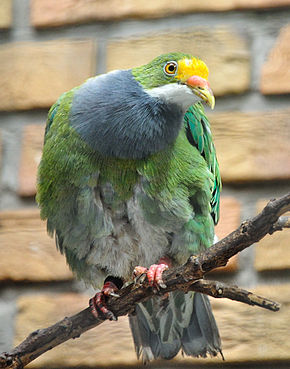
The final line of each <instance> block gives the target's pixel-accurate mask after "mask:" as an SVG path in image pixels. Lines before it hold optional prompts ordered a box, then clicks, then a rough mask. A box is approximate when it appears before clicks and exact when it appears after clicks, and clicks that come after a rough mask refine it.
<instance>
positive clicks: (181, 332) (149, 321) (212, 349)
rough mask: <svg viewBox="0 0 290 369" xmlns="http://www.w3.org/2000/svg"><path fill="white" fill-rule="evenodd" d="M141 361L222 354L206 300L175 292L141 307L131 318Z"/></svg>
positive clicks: (216, 330)
mask: <svg viewBox="0 0 290 369" xmlns="http://www.w3.org/2000/svg"><path fill="white" fill-rule="evenodd" d="M129 322H130V327H131V331H132V335H133V340H134V344H135V350H136V354H137V357H138V359H139V358H140V357H142V360H143V363H144V364H146V363H147V362H149V361H151V360H153V359H159V358H160V359H167V360H169V359H172V358H173V357H174V356H176V355H177V354H178V352H179V351H180V350H182V353H184V354H185V355H188V356H195V357H199V356H201V357H206V356H207V355H210V356H216V355H217V354H218V353H220V354H221V356H222V358H223V359H224V357H223V354H222V350H221V340H220V336H219V332H218V327H217V324H216V321H215V318H214V316H213V313H212V310H211V306H210V302H209V299H208V297H207V296H205V295H203V294H200V293H193V292H189V293H187V294H184V293H183V292H182V291H174V292H171V293H170V294H169V297H168V298H164V297H158V296H156V297H153V298H152V299H150V300H148V301H146V302H144V303H141V304H138V305H137V306H136V310H135V313H134V315H130V316H129Z"/></svg>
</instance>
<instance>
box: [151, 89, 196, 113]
mask: <svg viewBox="0 0 290 369" xmlns="http://www.w3.org/2000/svg"><path fill="white" fill-rule="evenodd" d="M145 91H146V92H147V93H148V95H150V96H152V97H157V98H158V99H161V100H164V101H166V102H168V103H173V104H177V105H179V106H181V108H182V110H184V112H185V111H186V110H187V109H188V108H189V107H190V106H191V105H193V104H195V103H196V102H198V101H200V98H199V97H198V96H196V95H195V94H194V93H193V92H192V90H191V89H190V87H188V86H186V85H180V84H177V83H169V84H167V85H164V86H161V87H155V88H152V89H150V90H145Z"/></svg>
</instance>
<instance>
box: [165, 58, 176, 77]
mask: <svg viewBox="0 0 290 369" xmlns="http://www.w3.org/2000/svg"><path fill="white" fill-rule="evenodd" d="M176 71H177V63H176V62H175V61H170V62H168V63H166V64H165V65H164V73H165V74H167V75H168V76H173V75H175V74H176Z"/></svg>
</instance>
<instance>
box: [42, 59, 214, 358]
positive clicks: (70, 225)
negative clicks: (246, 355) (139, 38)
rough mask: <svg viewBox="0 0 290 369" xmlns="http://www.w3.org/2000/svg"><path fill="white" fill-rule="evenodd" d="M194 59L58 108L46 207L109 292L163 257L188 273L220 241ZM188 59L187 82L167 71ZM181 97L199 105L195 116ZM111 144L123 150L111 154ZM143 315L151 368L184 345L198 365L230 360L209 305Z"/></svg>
mask: <svg viewBox="0 0 290 369" xmlns="http://www.w3.org/2000/svg"><path fill="white" fill-rule="evenodd" d="M189 58H191V57H190V55H187V54H181V53H172V54H167V55H163V56H160V57H159V58H156V59H155V60H154V61H152V62H151V63H148V64H147V65H145V66H142V67H138V68H135V69H132V70H131V71H118V72H114V73H112V74H108V75H105V76H100V77H94V78H92V79H90V80H88V81H87V82H86V83H85V84H84V85H82V86H79V87H76V88H74V89H73V90H71V91H69V92H66V93H64V94H63V95H62V96H61V97H60V98H59V99H58V101H57V102H56V103H55V104H54V105H53V106H52V107H51V109H50V111H49V114H48V120H47V125H46V130H45V140H44V148H43V155H42V160H41V163H40V165H39V170H38V185H37V202H38V204H39V206H40V209H41V218H42V219H46V220H47V229H48V232H49V234H50V235H55V238H56V244H57V247H58V248H59V250H60V251H61V252H62V253H63V254H65V256H66V260H67V262H68V264H69V266H70V268H71V269H72V270H73V272H74V273H75V274H76V275H77V276H78V277H79V278H81V279H83V280H84V281H85V282H86V283H88V284H91V285H93V286H95V287H98V288H100V287H101V286H102V284H103V281H104V279H105V278H106V277H108V276H114V277H116V278H119V279H122V281H128V280H130V279H131V278H132V272H133V269H134V267H135V266H136V265H142V266H144V267H149V266H150V265H151V264H153V263H158V261H159V259H160V258H162V257H164V256H167V257H169V258H170V259H171V260H172V264H173V266H174V265H179V264H181V263H184V262H185V261H186V260H187V258H188V257H189V256H190V255H192V254H196V253H198V252H200V251H201V250H203V249H205V248H207V247H209V246H211V245H212V243H213V239H214V224H216V223H217V222H218V219H219V203H220V190H221V179H220V173H219V167H218V162H217V159H216V152H215V148H214V144H213V140H212V135H211V132H210V125H209V122H208V119H207V117H206V115H205V112H204V109H203V106H202V105H201V103H199V102H197V101H198V98H197V96H200V94H199V92H200V90H198V91H197V92H194V93H191V90H190V89H189V87H186V86H185V84H186V78H185V77H184V76H186V73H187V72H186V70H187V69H186V68H189V65H190V59H189ZM179 60H182V61H183V64H180V65H184V66H185V67H184V68H185V69H186V70H185V71H183V73H181V75H182V76H183V77H182V78H183V79H184V80H185V82H184V81H183V80H182V81H177V80H176V79H175V75H176V74H174V75H173V76H171V75H170V73H169V74H168V73H165V72H166V71H165V69H164V68H165V67H164V66H165V65H166V63H171V64H172V61H173V62H174V63H173V65H175V66H176V68H177V67H178V65H179V64H178V62H179ZM192 60H194V63H195V64H194V65H202V64H201V63H200V64H198V63H197V62H196V60H197V59H192ZM192 68H193V67H192ZM202 68H203V73H204V68H206V67H205V66H204V65H202ZM188 77H189V76H188ZM198 78H199V79H198ZM198 78H197V81H201V82H200V83H203V85H202V86H208V85H207V82H206V81H205V80H204V79H202V78H201V77H198ZM194 81H195V80H194V79H192V80H190V83H191V84H193V88H194V83H195V82H194ZM168 85H170V89H161V90H159V88H160V87H161V88H163V87H165V88H167V86H168ZM171 86H173V89H172V87H171ZM189 86H191V85H189ZM202 86H201V88H203V87H202ZM190 88H192V86H191V87H190ZM207 88H209V87H207ZM175 89H176V90H175ZM175 91H176V94H177V95H178V94H179V95H178V96H179V97H178V98H176V100H174V94H175ZM203 91H205V89H203ZM183 93H185V95H184V99H185V101H186V99H189V101H190V102H191V99H192V104H193V105H191V106H190V107H189V108H188V107H187V108H186V110H185V111H183V110H184V106H185V105H184V104H185V103H184V99H183V95H182V94H183ZM195 93H196V94H197V96H196V95H194V94H195ZM205 93H207V95H206V96H209V95H208V94H209V93H212V92H211V90H210V89H209V90H207V91H205ZM166 94H169V95H170V94H171V95H170V98H167V97H166ZM159 96H160V97H159ZM164 96H165V97H164ZM209 98H210V97H209ZM98 99H99V100H98ZM172 99H173V102H172ZM213 102H214V100H213ZM211 103H212V100H211ZM188 106H189V105H188ZM104 107H105V108H104ZM142 109H143V110H142ZM118 111H121V114H120V115H118ZM104 116H105V117H106V118H104ZM116 117H117V118H116ZM123 117H125V118H124V119H123ZM172 117H177V118H176V119H177V121H176V120H174V119H175V118H174V119H173V118H172ZM179 117H180V120H179ZM116 119H120V122H121V121H122V123H120V122H118V121H117V122H116V121H114V120H116ZM122 119H123V120H122ZM79 122H81V124H80V123H79ZM100 122H101V123H100ZM167 124H168V125H169V124H171V125H172V127H171V126H170V127H168V126H167ZM112 127H113V128H112ZM136 127H137V128H136ZM147 128H148V130H147V131H146V129H147ZM168 128H170V129H168ZM94 129H95V131H94ZM92 132H94V133H93V134H92ZM140 132H141V133H140ZM138 135H141V137H139V136H138ZM142 135H143V136H142ZM147 136H148V137H149V138H148V137H147ZM94 138H95V139H96V140H95V141H94ZM140 138H141V140H140ZM98 139H99V141H98ZM110 139H111V141H110ZM146 140H147V141H146ZM162 140H164V142H165V141H166V142H167V144H164V142H163V141H162ZM95 142H98V143H99V146H95ZM104 142H105V143H108V145H110V142H113V144H112V146H114V147H112V148H111V149H112V150H110V147H104V145H103V143H104ZM136 142H137V143H138V144H136ZM145 143H146V144H145ZM146 145H147V146H146ZM96 147H97V149H96ZM98 147H100V150H98ZM159 147H160V148H159ZM107 149H108V150H107ZM147 149H150V150H151V151H150V150H149V151H148V152H150V153H149V154H146V155H145V154H142V153H146V152H147V151H146V150H147ZM102 150H103V151H102ZM134 150H135V151H138V150H139V151H138V153H137V154H138V155H137V154H136V152H135V151H134ZM104 152H105V153H107V152H108V153H112V154H111V155H109V154H104ZM117 153H120V155H119V156H118V155H117ZM138 309H139V310H138V311H139V313H138V311H137V316H136V317H131V319H130V323H131V328H132V332H133V336H134V342H135V346H136V352H137V354H138V355H139V354H140V353H141V352H143V360H144V361H148V360H151V359H152V358H153V357H154V358H158V357H162V358H166V359H169V358H171V357H173V356H175V355H176V353H177V352H178V351H179V350H180V348H182V350H183V351H184V352H185V353H186V354H188V355H193V356H206V354H207V353H209V354H210V355H216V354H217V352H219V351H220V339H219V334H218V330H217V327H216V325H215V321H214V318H213V316H212V313H211V309H210V304H209V302H208V300H207V298H206V297H204V296H200V295H195V296H194V295H193V294H189V295H187V296H185V295H184V293H182V292H176V293H173V294H171V295H170V298H169V299H168V300H166V299H165V300H160V299H159V298H156V299H154V300H151V301H149V302H148V303H144V304H140V305H139V307H138ZM179 309H180V310H179ZM148 314H149V315H148ZM169 321H172V324H171V325H168V324H169V323H168V322H169Z"/></svg>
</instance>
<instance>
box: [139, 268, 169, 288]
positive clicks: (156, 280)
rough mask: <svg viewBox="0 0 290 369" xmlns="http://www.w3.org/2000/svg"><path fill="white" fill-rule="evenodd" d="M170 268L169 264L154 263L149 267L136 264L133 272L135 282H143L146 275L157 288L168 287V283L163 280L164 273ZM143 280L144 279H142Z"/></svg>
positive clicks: (149, 281)
mask: <svg viewBox="0 0 290 369" xmlns="http://www.w3.org/2000/svg"><path fill="white" fill-rule="evenodd" d="M166 269H168V265H167V264H163V263H162V264H153V265H151V266H150V267H149V269H147V268H144V267H142V266H136V267H135V269H134V272H133V275H134V277H135V278H134V282H135V283H138V284H143V282H144V281H145V279H146V277H147V279H148V283H149V285H150V286H152V287H155V288H156V289H157V290H159V289H160V288H166V287H167V286H166V284H165V283H164V282H163V279H162V273H163V272H164V270H166ZM141 280H142V281H141Z"/></svg>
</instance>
